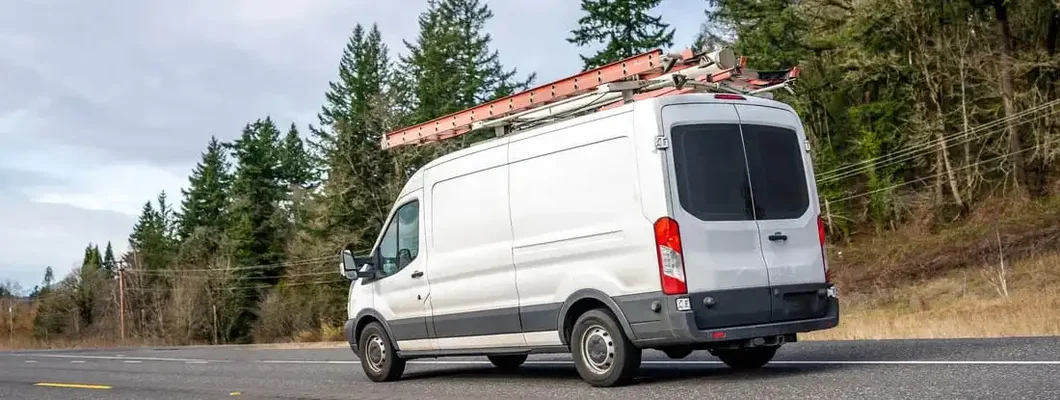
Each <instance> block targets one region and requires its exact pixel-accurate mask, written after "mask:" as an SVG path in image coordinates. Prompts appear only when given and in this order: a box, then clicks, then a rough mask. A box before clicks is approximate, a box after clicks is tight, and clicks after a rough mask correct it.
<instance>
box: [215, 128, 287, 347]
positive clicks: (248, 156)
mask: <svg viewBox="0 0 1060 400" xmlns="http://www.w3.org/2000/svg"><path fill="white" fill-rule="evenodd" d="M279 139H280V131H279V129H277V128H276V125H275V124H274V123H273V121H272V119H271V118H270V117H266V118H265V119H264V120H262V119H258V120H256V121H255V122H253V123H251V124H247V125H246V126H245V127H244V129H243V133H242V135H241V136H240V137H239V138H238V139H236V140H235V141H234V142H233V143H232V144H231V145H229V146H230V147H231V148H232V149H233V150H234V153H235V158H236V161H237V167H236V169H235V177H234V179H233V181H232V190H231V196H232V213H231V218H230V220H231V224H232V225H231V226H230V227H229V228H228V236H229V237H230V238H231V240H232V244H231V245H232V248H233V252H234V264H236V265H239V266H259V265H260V266H264V265H275V264H278V263H279V262H281V261H282V260H283V254H284V252H283V250H284V239H285V238H284V232H285V230H286V228H285V223H284V221H285V219H284V215H283V211H282V210H281V209H280V202H281V201H283V199H284V197H285V194H286V192H285V191H284V190H283V187H282V186H281V182H280V180H281V177H282V170H281V165H280V153H281V152H280V148H281V147H280V141H279ZM239 274H240V275H241V276H242V281H241V282H240V283H239V284H241V285H249V286H258V285H262V284H275V283H276V282H277V281H278V279H276V278H275V277H276V276H279V275H282V274H283V268H281V267H273V268H255V269H246V270H241V271H239ZM237 295H239V296H240V300H241V304H239V305H238V307H239V309H240V310H241V312H240V314H239V316H238V317H236V321H235V322H233V325H232V327H231V329H230V330H229V332H227V335H226V336H228V337H232V338H235V339H236V340H238V341H245V340H247V339H248V336H247V335H248V334H249V332H250V327H251V324H252V323H253V321H254V319H255V311H254V310H256V308H257V302H258V300H260V298H261V292H260V291H259V290H254V289H246V290H243V291H242V293H237Z"/></svg>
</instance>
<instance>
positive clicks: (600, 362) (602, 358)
mask: <svg viewBox="0 0 1060 400" xmlns="http://www.w3.org/2000/svg"><path fill="white" fill-rule="evenodd" d="M581 343H582V359H584V360H585V365H586V366H588V367H589V369H590V370H591V371H592V372H593V373H595V374H598V375H602V374H605V373H607V371H608V370H610V369H611V365H613V364H614V361H615V340H614V338H612V337H611V333H610V332H608V331H607V330H606V329H604V328H602V327H600V326H598V325H594V326H592V327H590V328H589V329H587V330H586V331H585V333H584V334H582V341H581Z"/></svg>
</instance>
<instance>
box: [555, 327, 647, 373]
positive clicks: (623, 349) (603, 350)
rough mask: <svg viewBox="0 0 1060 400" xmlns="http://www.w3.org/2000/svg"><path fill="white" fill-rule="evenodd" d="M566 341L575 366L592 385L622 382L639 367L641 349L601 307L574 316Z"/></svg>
mask: <svg viewBox="0 0 1060 400" xmlns="http://www.w3.org/2000/svg"><path fill="white" fill-rule="evenodd" d="M570 343H571V353H572V355H573V356H574V357H573V358H574V367H575V369H577V370H578V374H579V375H581V377H582V379H583V380H585V381H586V382H588V383H589V384H590V385H592V386H596V387H610V386H622V385H626V384H628V383H629V382H631V381H632V380H633V378H634V377H635V376H636V374H637V369H639V368H640V360H641V350H640V349H638V348H637V347H635V346H633V343H632V342H630V340H629V338H627V337H626V334H625V332H623V331H622V327H621V326H619V325H618V322H617V321H616V320H615V317H614V316H613V315H612V314H611V313H610V312H607V311H605V310H601V309H595V310H589V311H588V312H586V313H585V314H582V315H581V316H580V317H578V321H577V322H576V323H575V324H574V329H573V332H571V338H570Z"/></svg>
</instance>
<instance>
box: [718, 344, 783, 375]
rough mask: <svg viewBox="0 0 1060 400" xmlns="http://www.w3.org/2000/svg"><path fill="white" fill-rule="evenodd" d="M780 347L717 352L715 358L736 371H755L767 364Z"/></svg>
mask: <svg viewBox="0 0 1060 400" xmlns="http://www.w3.org/2000/svg"><path fill="white" fill-rule="evenodd" d="M778 348H780V346H769V347H749V348H744V349H736V350H718V351H717V352H715V354H714V355H715V356H717V357H718V359H720V360H721V362H723V363H725V365H728V366H729V368H732V369H737V370H745V369H755V368H761V367H762V366H764V365H766V364H768V363H769V361H770V360H772V359H773V356H775V355H776V354H777V349H778Z"/></svg>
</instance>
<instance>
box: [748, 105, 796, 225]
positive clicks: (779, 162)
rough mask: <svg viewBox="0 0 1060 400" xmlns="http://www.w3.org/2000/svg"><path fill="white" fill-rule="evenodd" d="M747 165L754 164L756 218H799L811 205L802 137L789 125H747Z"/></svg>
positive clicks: (753, 186)
mask: <svg viewBox="0 0 1060 400" xmlns="http://www.w3.org/2000/svg"><path fill="white" fill-rule="evenodd" d="M741 126H742V127H743V140H744V143H745V146H744V148H745V149H746V152H747V165H748V166H750V167H751V173H750V175H751V188H752V189H753V192H754V201H755V211H756V218H757V219H759V220H775V219H795V218H799V217H801V216H802V214H804V213H805V212H806V208H808V207H809V205H810V199H809V192H807V190H806V185H807V181H806V170H805V169H803V165H802V146H801V144H800V143H799V136H798V134H796V133H795V131H793V130H791V129H788V128H781V127H778V126H769V125H754V124H743V125H741Z"/></svg>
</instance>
